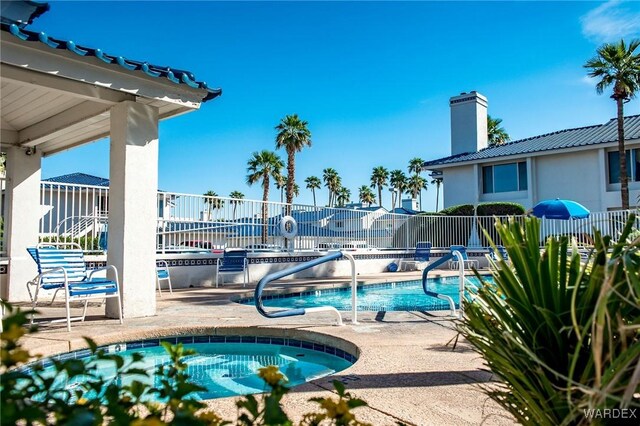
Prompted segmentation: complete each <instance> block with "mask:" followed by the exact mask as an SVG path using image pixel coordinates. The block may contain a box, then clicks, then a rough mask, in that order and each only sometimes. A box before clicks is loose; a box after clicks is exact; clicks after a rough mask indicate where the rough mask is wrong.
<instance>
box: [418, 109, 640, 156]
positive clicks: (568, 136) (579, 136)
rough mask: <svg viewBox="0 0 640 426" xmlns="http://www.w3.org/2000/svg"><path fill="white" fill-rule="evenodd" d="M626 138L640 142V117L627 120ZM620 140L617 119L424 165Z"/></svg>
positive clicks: (634, 116)
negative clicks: (639, 140)
mask: <svg viewBox="0 0 640 426" xmlns="http://www.w3.org/2000/svg"><path fill="white" fill-rule="evenodd" d="M624 136H625V140H632V139H640V115H632V116H629V117H625V119H624ZM617 140H618V124H617V120H616V119H612V120H610V121H608V122H607V123H605V124H598V125H595V126H587V127H580V128H577V129H567V130H560V131H557V132H553V133H547V134H545V135H540V136H534V137H531V138H527V139H521V140H517V141H513V142H509V143H506V144H504V145H499V146H494V147H489V148H485V149H482V150H480V151H478V152H467V153H463V154H457V155H451V156H449V157H444V158H439V159H437V160H432V161H427V162H425V163H424V164H423V167H426V168H429V167H434V166H441V165H448V164H455V163H464V162H468V161H477V160H485V159H491V158H499V157H506V156H510V155H522V154H529V153H534V152H543V151H552V150H557V149H567V148H576V147H582V146H589V145H598V144H602V143H611V142H616V141H617Z"/></svg>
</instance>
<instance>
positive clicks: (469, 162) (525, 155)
mask: <svg viewBox="0 0 640 426" xmlns="http://www.w3.org/2000/svg"><path fill="white" fill-rule="evenodd" d="M636 144H640V139H631V140H626V141H625V146H627V148H629V145H631V146H632V148H634V149H635V148H636V146H635V145H636ZM617 147H618V142H617V141H615V142H614V141H611V142H599V143H595V144H591V145H583V146H577V147H570V148H560V149H548V150H544V151H533V152H527V153H520V154H513V155H504V156H499V157H490V158H482V159H477V160H467V161H460V162H452V163H445V164H436V165H430V166H429V165H427V166H423V168H422V169H423V170H429V171H436V172H439V171H442V170H444V169H451V168H454V167H464V166H473V165H474V164H487V163H504V162H510V161H516V160H522V159H524V158H530V157H543V156H547V155H565V154H571V153H572V152H582V151H592V150H597V149H609V148H617Z"/></svg>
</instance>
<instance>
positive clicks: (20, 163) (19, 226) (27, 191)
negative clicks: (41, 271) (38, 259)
mask: <svg viewBox="0 0 640 426" xmlns="http://www.w3.org/2000/svg"><path fill="white" fill-rule="evenodd" d="M3 149H4V150H6V153H7V168H6V170H7V181H6V190H5V194H6V199H5V203H6V204H5V224H4V232H5V233H4V235H5V247H6V249H7V256H9V277H8V280H7V284H6V287H5V288H3V289H2V298H3V299H4V300H8V301H10V302H25V301H29V300H30V299H29V293H28V292H27V281H29V280H31V279H32V278H33V277H34V276H35V275H36V274H37V273H38V269H37V266H36V263H35V262H34V261H33V259H31V256H30V255H29V253H28V252H27V247H33V246H35V245H36V244H38V232H39V226H40V216H41V213H42V209H41V208H40V179H41V171H40V165H41V159H42V155H41V154H40V152H39V151H36V152H32V151H29V152H30V153H31V155H27V151H26V149H24V148H18V147H15V146H6V145H5V146H4V147H3Z"/></svg>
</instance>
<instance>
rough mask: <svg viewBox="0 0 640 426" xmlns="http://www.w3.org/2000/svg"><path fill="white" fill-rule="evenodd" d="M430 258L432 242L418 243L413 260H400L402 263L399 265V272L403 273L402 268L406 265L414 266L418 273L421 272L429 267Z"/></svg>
mask: <svg viewBox="0 0 640 426" xmlns="http://www.w3.org/2000/svg"><path fill="white" fill-rule="evenodd" d="M430 257H431V242H429V241H421V242H418V243H417V244H416V252H415V253H414V255H413V259H400V262H399V263H398V270H400V271H402V267H403V266H405V265H414V266H415V268H416V269H417V270H418V271H421V270H423V269H424V268H425V267H427V266H428V265H429V258H430Z"/></svg>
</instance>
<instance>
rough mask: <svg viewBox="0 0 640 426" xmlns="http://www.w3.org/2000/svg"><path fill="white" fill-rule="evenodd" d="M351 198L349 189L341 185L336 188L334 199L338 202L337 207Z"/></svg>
mask: <svg viewBox="0 0 640 426" xmlns="http://www.w3.org/2000/svg"><path fill="white" fill-rule="evenodd" d="M350 199H351V191H350V190H348V189H347V188H345V187H344V186H341V187H340V188H338V190H337V192H336V201H337V202H338V207H344V205H345V204H347V203H348V202H349V200H350Z"/></svg>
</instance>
